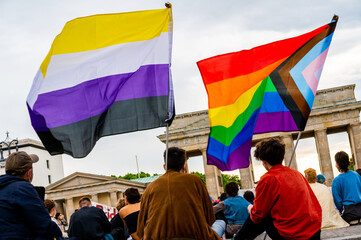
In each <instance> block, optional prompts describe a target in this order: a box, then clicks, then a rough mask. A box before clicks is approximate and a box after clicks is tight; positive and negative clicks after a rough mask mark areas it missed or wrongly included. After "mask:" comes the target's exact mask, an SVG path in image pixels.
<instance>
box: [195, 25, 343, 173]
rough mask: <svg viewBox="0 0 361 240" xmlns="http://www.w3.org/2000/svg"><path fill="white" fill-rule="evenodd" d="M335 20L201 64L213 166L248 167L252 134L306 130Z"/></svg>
mask: <svg viewBox="0 0 361 240" xmlns="http://www.w3.org/2000/svg"><path fill="white" fill-rule="evenodd" d="M336 23H337V21H332V22H331V23H329V24H327V25H324V26H322V27H320V28H317V29H315V30H313V31H312V32H309V33H306V34H303V35H300V36H297V37H293V38H289V39H285V40H281V41H277V42H273V43H269V44H266V45H262V46H258V47H255V48H253V49H250V50H243V51H240V52H234V53H228V54H223V55H219V56H214V57H211V58H208V59H204V60H201V61H199V62H198V63H197V64H198V68H199V70H200V72H201V75H202V78H203V82H204V85H205V88H206V90H207V94H208V107H209V111H208V115H209V121H210V134H209V141H208V148H207V157H208V164H212V165H215V166H217V167H218V168H219V169H220V170H222V171H230V170H234V169H239V168H246V167H248V166H249V157H250V150H251V146H252V136H253V134H257V133H266V132H277V131H279V132H287V131H302V130H303V129H304V128H305V125H306V122H307V118H308V116H309V114H310V111H311V109H312V104H313V100H314V98H315V94H316V90H317V86H318V82H319V79H320V75H321V72H322V67H323V64H324V62H325V58H326V56H327V52H328V49H329V46H330V43H331V40H332V36H333V32H334V30H335V27H336Z"/></svg>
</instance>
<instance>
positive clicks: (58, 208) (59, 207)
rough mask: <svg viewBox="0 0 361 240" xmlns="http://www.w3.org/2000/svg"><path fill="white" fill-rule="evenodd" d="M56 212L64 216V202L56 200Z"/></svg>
mask: <svg viewBox="0 0 361 240" xmlns="http://www.w3.org/2000/svg"><path fill="white" fill-rule="evenodd" d="M55 204H56V211H57V212H60V213H61V214H64V208H63V200H55Z"/></svg>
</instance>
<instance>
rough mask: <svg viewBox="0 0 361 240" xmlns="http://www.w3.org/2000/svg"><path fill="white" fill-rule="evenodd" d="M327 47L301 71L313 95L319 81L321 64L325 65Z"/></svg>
mask: <svg viewBox="0 0 361 240" xmlns="http://www.w3.org/2000/svg"><path fill="white" fill-rule="evenodd" d="M329 48H330V47H328V48H327V49H326V50H325V51H323V53H321V54H320V55H319V56H318V57H317V58H315V60H313V61H312V62H311V63H310V64H309V65H308V66H307V67H306V68H305V69H304V70H303V71H302V75H303V77H304V78H305V79H306V81H307V84H308V86H309V87H310V88H311V90H312V92H313V95H314V96H315V95H316V91H317V86H318V81H319V80H320V76H321V72H322V68H323V64H324V63H325V60H326V56H327V52H328V49H329Z"/></svg>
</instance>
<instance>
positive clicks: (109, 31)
mask: <svg viewBox="0 0 361 240" xmlns="http://www.w3.org/2000/svg"><path fill="white" fill-rule="evenodd" d="M172 28H173V21H172V14H171V9H169V8H165V9H158V10H148V11H138V12H128V13H116V14H102V15H94V16H88V17H82V18H77V19H74V20H72V21H69V22H68V23H66V25H65V26H64V28H63V30H62V32H61V33H60V34H59V35H58V36H57V37H56V38H55V39H54V42H53V44H52V46H51V49H50V51H49V53H48V55H47V56H46V58H45V59H44V61H43V63H42V64H41V66H40V69H39V71H38V73H37V74H36V76H35V78H34V82H33V85H32V87H31V90H30V93H29V95H28V98H27V106H28V110H29V114H30V118H31V123H32V125H33V127H34V129H35V131H36V132H37V134H38V136H39V137H40V139H41V141H42V142H43V144H44V146H45V148H46V149H47V150H48V151H49V153H50V154H52V155H54V154H59V153H67V154H70V155H71V156H73V157H84V156H86V155H87V154H88V153H89V152H90V151H91V149H92V148H93V147H94V145H95V143H96V142H97V140H98V139H99V138H101V137H103V136H108V135H113V134H119V133H125V132H130V131H137V130H143V129H149V128H154V127H160V126H165V125H166V122H168V123H171V120H172V119H173V117H174V102H173V100H174V97H173V87H172V80H171V72H170V65H171V52H172Z"/></svg>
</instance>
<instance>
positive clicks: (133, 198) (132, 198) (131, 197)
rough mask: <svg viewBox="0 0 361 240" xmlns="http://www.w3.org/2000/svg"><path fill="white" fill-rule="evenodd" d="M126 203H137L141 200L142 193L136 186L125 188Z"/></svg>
mask: <svg viewBox="0 0 361 240" xmlns="http://www.w3.org/2000/svg"><path fill="white" fill-rule="evenodd" d="M125 202H126V204H135V203H139V202H140V194H139V191H138V189H136V188H128V189H127V190H125Z"/></svg>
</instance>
